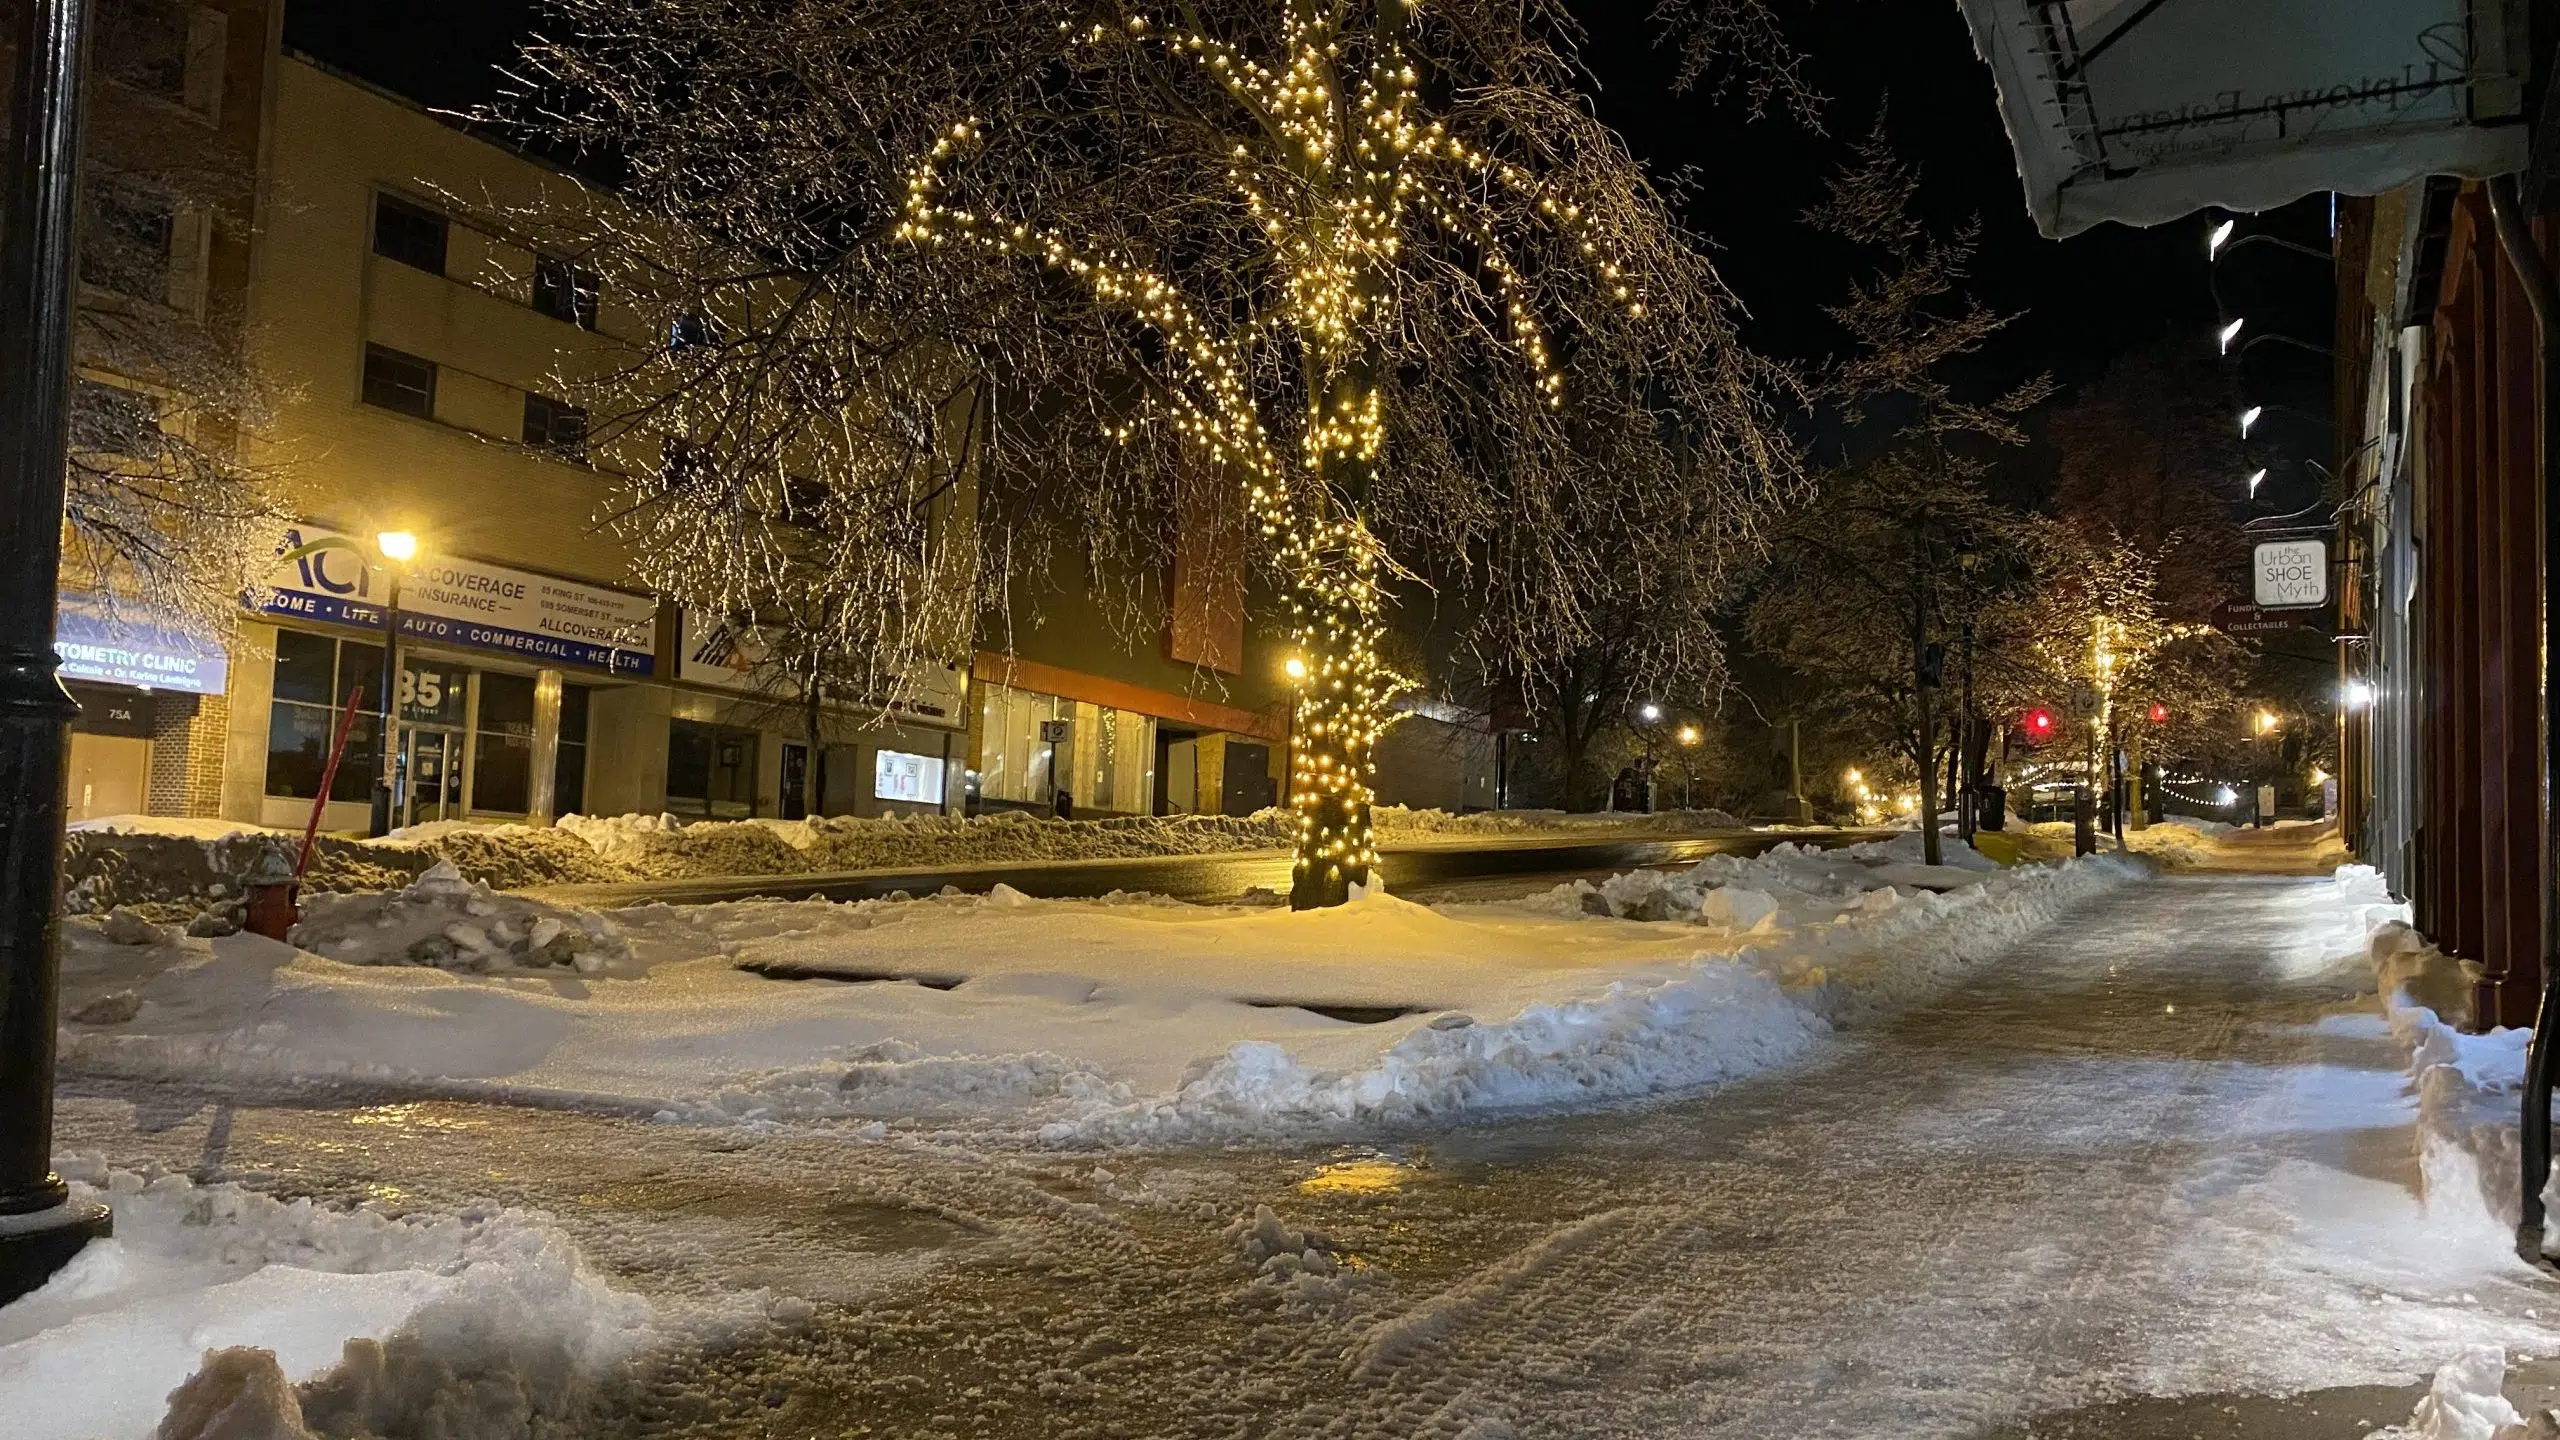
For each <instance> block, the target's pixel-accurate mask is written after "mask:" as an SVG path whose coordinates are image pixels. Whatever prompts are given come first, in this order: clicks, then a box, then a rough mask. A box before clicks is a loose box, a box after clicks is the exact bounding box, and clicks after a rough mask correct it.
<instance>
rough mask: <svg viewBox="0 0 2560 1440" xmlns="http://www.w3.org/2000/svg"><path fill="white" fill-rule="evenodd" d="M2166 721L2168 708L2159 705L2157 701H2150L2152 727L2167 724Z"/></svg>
mask: <svg viewBox="0 0 2560 1440" xmlns="http://www.w3.org/2000/svg"><path fill="white" fill-rule="evenodd" d="M2168 719H2169V707H2168V706H2166V705H2163V704H2161V703H2160V702H2159V701H2157V700H2154V701H2152V702H2151V723H2152V724H2154V725H2162V724H2166V723H2168Z"/></svg>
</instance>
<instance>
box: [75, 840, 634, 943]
mask: <svg viewBox="0 0 2560 1440" xmlns="http://www.w3.org/2000/svg"><path fill="white" fill-rule="evenodd" d="M190 829H200V830H201V831H202V832H203V833H189V831H190ZM217 831H218V832H219V833H215V832H217ZM301 844H302V836H301V834H300V832H286V831H281V830H261V829H258V828H256V827H254V826H221V827H218V826H214V825H210V824H207V825H201V826H198V825H197V824H196V822H186V824H185V826H183V827H173V826H171V825H170V824H169V823H168V822H163V821H159V820H156V819H155V820H153V822H152V825H151V827H150V828H118V827H114V826H109V827H108V828H97V829H91V828H84V827H82V826H74V827H72V829H71V830H70V831H69V832H68V833H67V834H66V835H65V836H64V837H63V897H62V899H63V910H64V913H66V914H71V915H104V914H106V913H108V912H109V911H112V910H114V909H116V908H118V907H119V906H121V907H124V908H127V909H130V910H133V911H135V912H136V913H138V914H141V915H144V916H145V917H146V918H149V919H152V920H156V921H160V922H163V923H174V924H195V925H197V927H198V931H199V933H214V934H219V933H225V932H226V931H227V930H235V929H238V928H239V922H240V914H239V910H240V903H241V900H242V895H241V877H242V876H245V875H247V874H248V873H249V871H250V869H251V867H253V866H255V865H256V864H257V862H258V859H259V857H260V856H261V855H263V854H264V853H266V851H268V850H269V849H271V848H274V849H281V850H283V851H284V853H285V854H286V856H287V857H288V858H290V857H291V856H292V855H293V854H294V853H295V852H296V851H297V850H298V849H299V848H300V846H301ZM439 862H444V863H447V864H450V865H452V866H454V867H455V868H457V869H458V870H459V871H460V872H461V873H462V874H463V875H465V876H467V877H468V878H470V879H472V880H474V881H477V882H479V883H481V884H486V885H491V886H495V887H497V888H499V889H504V890H513V889H520V888H523V887H525V886H529V885H562V884H593V883H601V882H605V881H613V880H622V879H626V878H628V877H627V876H626V875H625V874H624V873H623V872H622V871H621V870H619V869H616V868H615V867H613V866H611V865H609V864H606V863H605V862H604V861H603V860H601V859H599V858H598V857H597V855H596V853H595V851H594V849H593V848H591V847H590V846H588V845H586V844H583V843H581V842H580V841H579V840H578V838H577V837H576V836H574V835H567V834H563V833H561V832H560V831H557V830H552V829H548V828H537V827H534V826H527V825H496V826H478V827H474V826H454V827H450V828H442V829H439V830H436V831H431V832H428V833H426V834H424V835H422V836H419V837H417V838H397V837H386V838H384V839H381V840H345V839H340V838H337V837H334V836H327V835H323V836H321V837H319V838H318V839H317V840H315V841H314V842H313V845H312V851H311V867H310V869H309V871H308V872H307V873H306V874H305V876H304V878H303V886H302V889H303V894H305V895H306V896H309V895H313V894H317V893H321V892H330V891H364V890H396V889H399V888H400V887H402V886H405V885H407V884H409V883H410V882H412V881H414V880H416V879H417V878H418V877H419V876H421V875H423V874H425V873H426V872H427V871H428V870H430V869H432V868H434V866H435V865H436V864H437V863H439Z"/></svg>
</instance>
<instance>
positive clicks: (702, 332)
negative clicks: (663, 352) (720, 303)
mask: <svg viewBox="0 0 2560 1440" xmlns="http://www.w3.org/2000/svg"><path fill="white" fill-rule="evenodd" d="M718 338H719V334H718V332H717V331H715V330H714V329H713V328H712V325H711V321H710V320H709V318H707V317H705V316H703V315H699V314H696V313H695V312H693V311H691V310H685V311H680V312H678V313H677V315H676V317H675V318H674V319H672V320H669V321H668V322H667V348H668V349H669V350H674V351H685V350H699V349H701V348H702V347H703V346H705V345H709V344H711V343H712V342H713V341H715V340H717V339H718Z"/></svg>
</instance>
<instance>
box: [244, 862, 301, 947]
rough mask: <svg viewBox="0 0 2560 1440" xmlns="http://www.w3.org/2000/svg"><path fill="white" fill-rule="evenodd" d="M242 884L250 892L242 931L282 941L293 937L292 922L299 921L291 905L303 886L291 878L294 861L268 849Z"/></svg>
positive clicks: (297, 913) (298, 916)
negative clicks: (291, 935)
mask: <svg viewBox="0 0 2560 1440" xmlns="http://www.w3.org/2000/svg"><path fill="white" fill-rule="evenodd" d="M242 883H243V885H244V886H245V887H246V888H247V890H248V892H249V904H248V914H247V916H246V917H245V918H244V919H243V921H242V928H243V929H245V930H247V931H248V932H249V933H250V934H252V935H264V936H266V937H267V938H268V939H270V940H282V939H284V938H285V937H286V936H287V935H290V934H292V933H293V922H294V921H296V920H299V919H301V918H302V913H301V910H300V908H299V907H298V906H297V905H296V904H295V903H294V900H295V895H296V894H297V892H299V891H300V890H301V888H302V885H301V882H300V881H298V880H296V879H294V875H293V862H292V861H290V860H287V859H286V858H284V852H283V851H282V850H279V849H276V848H275V847H274V846H272V845H270V846H268V847H267V848H266V849H265V850H264V851H263V852H261V853H260V854H259V856H258V863H257V864H255V865H253V866H251V867H250V869H249V874H248V876H247V878H246V879H245V880H244V881H243V882H242Z"/></svg>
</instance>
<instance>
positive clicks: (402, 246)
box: [373, 195, 447, 275]
mask: <svg viewBox="0 0 2560 1440" xmlns="http://www.w3.org/2000/svg"><path fill="white" fill-rule="evenodd" d="M446 228H447V222H446V221H445V218H444V217H443V216H442V215H439V214H437V213H436V212H434V211H433V210H430V209H428V208H426V207H425V206H423V205H412V204H410V203H409V202H408V201H406V200H403V199H401V198H400V197H398V196H396V195H376V196H374V197H373V253H374V254H376V255H379V256H382V257H383V258H384V259H386V260H397V261H399V262H400V263H401V264H403V265H415V266H417V267H418V268H419V269H421V270H424V271H426V272H427V273H428V274H430V275H441V274H443V273H444V250H445V233H446Z"/></svg>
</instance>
